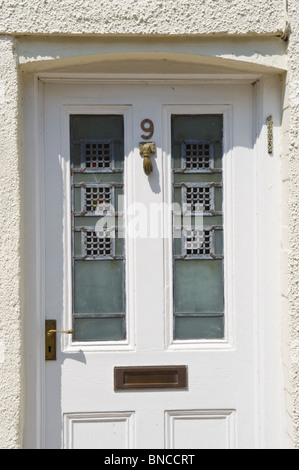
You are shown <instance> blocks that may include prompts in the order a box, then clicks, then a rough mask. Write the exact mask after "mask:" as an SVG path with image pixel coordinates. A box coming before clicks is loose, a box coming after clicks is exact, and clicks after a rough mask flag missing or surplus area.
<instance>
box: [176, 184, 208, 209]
mask: <svg viewBox="0 0 299 470" xmlns="http://www.w3.org/2000/svg"><path fill="white" fill-rule="evenodd" d="M183 190H184V193H185V194H184V196H185V198H184V199H185V201H184V202H185V203H186V205H187V210H188V211H190V212H202V211H205V212H206V211H210V210H212V209H213V208H214V203H213V193H214V192H213V191H212V188H211V187H210V186H189V187H187V188H183Z"/></svg>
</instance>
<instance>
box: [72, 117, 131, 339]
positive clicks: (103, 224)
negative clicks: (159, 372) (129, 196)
mask: <svg viewBox="0 0 299 470" xmlns="http://www.w3.org/2000/svg"><path fill="white" fill-rule="evenodd" d="M70 131H71V178H72V181H71V183H72V185H71V187H72V230H73V244H72V246H73V316H74V339H75V341H110V340H123V339H125V337H126V321H125V313H126V312H125V251H124V250H125V246H124V231H123V227H122V225H123V224H122V220H123V219H122V217H123V207H122V202H121V198H123V191H124V185H123V168H124V131H123V116H120V115H117V116H115V115H74V116H71V120H70ZM119 201H120V202H119ZM119 224H120V226H119Z"/></svg>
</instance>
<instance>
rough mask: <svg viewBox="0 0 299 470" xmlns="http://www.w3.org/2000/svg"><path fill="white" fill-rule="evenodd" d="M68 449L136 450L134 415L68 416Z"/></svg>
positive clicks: (122, 413)
mask: <svg viewBox="0 0 299 470" xmlns="http://www.w3.org/2000/svg"><path fill="white" fill-rule="evenodd" d="M64 448H65V449H132V448H134V412H119V413H74V414H73V413H70V414H66V415H65V417H64Z"/></svg>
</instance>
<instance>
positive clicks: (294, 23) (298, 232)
mask: <svg viewBox="0 0 299 470" xmlns="http://www.w3.org/2000/svg"><path fill="white" fill-rule="evenodd" d="M288 8H289V18H290V23H291V35H290V40H289V70H288V77H287V85H288V89H289V103H288V105H289V108H288V110H286V113H287V120H288V121H289V136H288V139H287V141H288V144H289V146H288V152H287V153H288V165H289V168H288V174H287V184H288V205H287V207H288V212H289V214H288V216H289V223H288V227H289V230H288V234H289V241H288V244H287V251H288V265H287V272H288V277H287V278H288V286H287V292H286V298H285V302H286V304H287V308H288V316H287V319H286V323H287V322H288V323H287V325H286V328H287V338H288V339H287V340H288V346H289V351H290V355H289V357H288V359H289V363H288V364H287V365H286V367H287V368H288V370H289V371H290V381H289V383H288V382H287V383H286V389H287V396H288V401H287V403H288V413H289V415H288V419H289V426H288V429H289V437H290V442H294V445H295V446H296V448H299V334H298V333H299V211H298V207H299V5H298V0H289V2H288Z"/></svg>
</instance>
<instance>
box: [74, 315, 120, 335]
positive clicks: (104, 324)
mask: <svg viewBox="0 0 299 470" xmlns="http://www.w3.org/2000/svg"><path fill="white" fill-rule="evenodd" d="M74 327H75V341H119V340H122V339H124V338H125V331H124V319H123V318H76V319H75V324H74Z"/></svg>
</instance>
